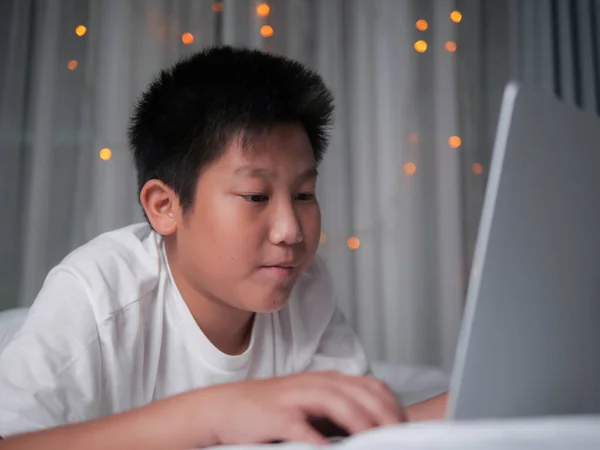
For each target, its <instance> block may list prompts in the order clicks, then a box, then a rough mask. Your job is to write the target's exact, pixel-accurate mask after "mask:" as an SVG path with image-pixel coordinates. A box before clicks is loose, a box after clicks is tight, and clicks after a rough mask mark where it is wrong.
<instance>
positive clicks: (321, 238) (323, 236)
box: [319, 233, 327, 244]
mask: <svg viewBox="0 0 600 450" xmlns="http://www.w3.org/2000/svg"><path fill="white" fill-rule="evenodd" d="M325 242H327V235H326V234H325V233H321V237H320V238H319V244H324V243H325Z"/></svg>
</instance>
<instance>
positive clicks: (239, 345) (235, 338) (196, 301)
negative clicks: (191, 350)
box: [165, 239, 254, 355]
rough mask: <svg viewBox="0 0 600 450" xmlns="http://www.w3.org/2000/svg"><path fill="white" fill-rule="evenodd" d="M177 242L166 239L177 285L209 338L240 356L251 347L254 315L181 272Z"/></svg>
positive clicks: (167, 251)
mask: <svg viewBox="0 0 600 450" xmlns="http://www.w3.org/2000/svg"><path fill="white" fill-rule="evenodd" d="M173 244H174V243H173V240H171V239H165V250H166V254H167V261H168V264H169V268H170V269H171V274H172V275H173V280H174V281H175V285H176V286H177V289H178V290H179V293H180V294H181V296H182V297H183V301H184V302H185V303H186V305H187V307H188V309H189V310H190V312H191V314H192V317H193V318H194V320H195V321H196V324H198V327H200V329H201V330H202V332H203V333H204V335H205V336H206V337H207V339H208V340H209V341H210V342H211V343H212V344H213V345H214V346H215V347H216V348H218V349H219V350H220V351H222V352H223V353H226V354H228V355H239V354H241V353H243V352H244V351H245V350H246V349H247V348H248V346H249V345H250V336H251V332H252V325H253V322H254V313H252V312H249V311H243V310H240V309H237V308H234V307H233V306H231V305H228V304H227V303H225V302H223V301H221V300H219V299H216V298H212V297H210V296H208V295H206V294H205V293H202V292H199V291H198V289H197V288H195V287H194V286H193V284H192V283H189V282H188V280H187V279H186V277H185V275H184V274H183V273H182V271H181V270H180V269H179V264H178V258H177V252H176V249H175V246H174V245H173Z"/></svg>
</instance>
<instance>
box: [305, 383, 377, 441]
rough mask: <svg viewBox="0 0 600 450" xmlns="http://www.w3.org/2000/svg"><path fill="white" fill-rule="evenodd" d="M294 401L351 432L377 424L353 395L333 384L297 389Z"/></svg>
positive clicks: (306, 409) (309, 411) (309, 412)
mask: <svg viewBox="0 0 600 450" xmlns="http://www.w3.org/2000/svg"><path fill="white" fill-rule="evenodd" d="M297 392H298V395H297V398H296V399H295V401H294V403H295V404H296V405H297V406H298V407H299V408H300V409H301V410H302V411H304V412H305V413H306V414H308V415H310V416H312V417H324V418H326V419H329V420H330V421H332V422H334V423H335V424H337V425H338V426H340V427H341V428H343V429H345V430H346V431H347V432H348V433H349V434H356V433H360V432H362V431H366V430H369V429H371V428H373V427H374V426H375V425H376V424H375V423H374V422H373V421H372V420H371V418H370V414H369V413H368V411H366V410H365V409H364V408H363V407H361V406H360V404H358V403H357V402H356V400H354V398H353V397H352V395H349V394H348V393H346V392H344V391H343V390H341V389H339V387H338V386H336V385H334V384H331V385H330V386H327V387H319V388H311V389H303V390H301V391H297Z"/></svg>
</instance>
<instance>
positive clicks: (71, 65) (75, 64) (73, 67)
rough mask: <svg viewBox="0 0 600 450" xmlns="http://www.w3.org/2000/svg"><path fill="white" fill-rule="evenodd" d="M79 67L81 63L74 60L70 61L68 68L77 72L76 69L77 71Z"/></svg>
mask: <svg viewBox="0 0 600 450" xmlns="http://www.w3.org/2000/svg"><path fill="white" fill-rule="evenodd" d="M78 65H79V63H78V62H77V61H75V60H74V59H72V60H71V61H69V62H68V63H67V67H68V68H69V70H75V69H77V66H78Z"/></svg>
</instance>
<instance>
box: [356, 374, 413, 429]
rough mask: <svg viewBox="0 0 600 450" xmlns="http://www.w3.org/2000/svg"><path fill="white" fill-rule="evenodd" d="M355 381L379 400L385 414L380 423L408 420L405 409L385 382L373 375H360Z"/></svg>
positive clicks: (386, 423)
mask: <svg viewBox="0 0 600 450" xmlns="http://www.w3.org/2000/svg"><path fill="white" fill-rule="evenodd" d="M357 381H358V383H360V384H361V385H362V386H364V388H365V389H367V390H368V391H369V392H370V393H371V394H372V395H374V396H375V397H376V398H377V399H379V401H380V402H381V405H382V407H383V408H384V411H383V413H384V416H385V418H384V420H383V421H384V423H382V425H388V424H393V423H398V422H406V421H407V420H408V418H407V415H406V410H405V409H404V407H403V406H402V405H401V404H400V402H399V401H398V399H397V398H396V394H394V392H393V391H392V390H391V389H390V388H389V386H388V385H387V384H386V383H384V382H383V381H381V380H379V379H377V378H374V377H361V378H359V379H358V380H357Z"/></svg>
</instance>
